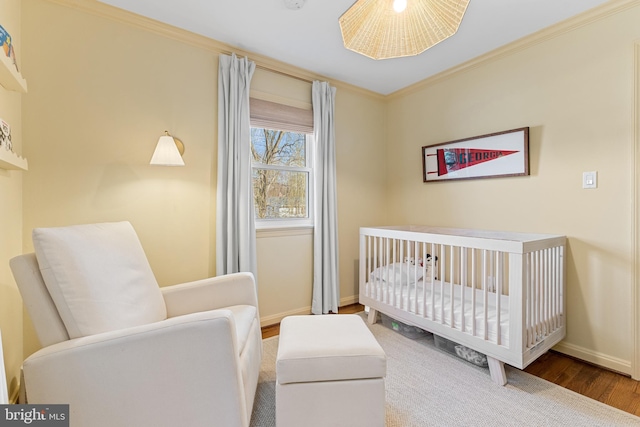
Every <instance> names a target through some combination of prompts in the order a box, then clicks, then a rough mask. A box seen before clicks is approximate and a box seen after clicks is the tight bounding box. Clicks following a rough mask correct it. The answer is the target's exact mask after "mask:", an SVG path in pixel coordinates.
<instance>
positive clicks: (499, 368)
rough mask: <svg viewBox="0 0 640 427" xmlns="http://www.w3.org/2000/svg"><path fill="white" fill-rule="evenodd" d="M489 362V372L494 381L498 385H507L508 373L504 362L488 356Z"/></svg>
mask: <svg viewBox="0 0 640 427" xmlns="http://www.w3.org/2000/svg"><path fill="white" fill-rule="evenodd" d="M487 363H489V373H490V374H491V379H492V380H493V382H494V383H496V384H498V385H505V384H506V383H507V374H506V373H505V372H504V362H501V361H499V360H498V359H494V358H493V357H489V356H487Z"/></svg>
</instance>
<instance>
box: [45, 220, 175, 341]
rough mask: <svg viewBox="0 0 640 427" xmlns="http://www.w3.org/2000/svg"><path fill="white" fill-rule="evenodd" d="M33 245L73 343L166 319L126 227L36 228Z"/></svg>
mask: <svg viewBox="0 0 640 427" xmlns="http://www.w3.org/2000/svg"><path fill="white" fill-rule="evenodd" d="M33 244H34V248H35V252H36V257H37V259H38V264H39V265H40V271H41V273H42V277H43V278H44V282H45V284H46V286H47V289H48V291H49V293H50V294H51V298H52V299H53V302H54V304H55V305H56V308H57V309H58V312H59V314H60V317H61V318H62V321H63V323H64V325H65V327H66V328H67V331H68V333H69V336H70V337H71V338H77V337H82V336H87V335H93V334H97V333H101V332H107V331H113V330H116V329H122V328H127V327H132V326H139V325H144V324H148V323H152V322H157V321H160V320H164V319H166V318H167V311H166V307H165V303H164V299H163V297H162V293H161V291H160V288H159V287H158V283H157V282H156V279H155V277H154V275H153V272H152V271H151V267H150V266H149V262H148V261H147V258H146V256H145V253H144V250H143V249H142V245H141V244H140V241H139V240H138V237H137V235H136V233H135V230H134V229H133V226H132V225H131V224H130V223H128V222H114V223H102V224H88V225H75V226H70V227H56V228H36V229H35V230H33Z"/></svg>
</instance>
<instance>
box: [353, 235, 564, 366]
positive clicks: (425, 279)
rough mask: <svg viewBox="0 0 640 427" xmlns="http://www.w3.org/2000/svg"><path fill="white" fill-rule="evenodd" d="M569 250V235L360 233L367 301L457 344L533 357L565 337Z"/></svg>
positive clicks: (362, 296)
mask: <svg viewBox="0 0 640 427" xmlns="http://www.w3.org/2000/svg"><path fill="white" fill-rule="evenodd" d="M564 245H565V238H564V237H563V236H549V235H534V234H521V233H495V232H486V231H475V230H459V229H441V228H430V227H415V226H411V227H384V228H361V230H360V301H361V302H363V303H365V305H367V303H372V302H375V303H376V304H380V305H381V306H382V307H386V308H389V309H390V310H391V311H392V312H395V313H401V314H402V315H404V314H405V313H407V315H408V316H409V317H405V320H407V319H408V320H410V321H411V323H414V324H416V325H417V326H420V327H423V328H424V329H427V330H431V331H432V332H441V331H442V330H444V329H448V330H451V331H456V332H455V333H454V334H458V338H460V339H458V341H461V340H462V341H465V340H466V339H467V337H470V338H469V340H477V341H480V342H482V343H488V344H491V345H493V346H499V347H502V348H504V349H508V350H514V351H517V352H519V353H523V354H524V353H527V352H529V353H532V352H535V351H536V350H538V349H540V348H541V343H544V342H545V340H546V339H547V338H548V337H549V336H551V335H552V334H556V335H557V334H558V331H559V330H562V335H563V336H564V325H565V319H564V307H565V301H564ZM383 311H384V310H383ZM422 320H424V321H422ZM465 342H466V343H469V342H473V341H465ZM479 347H480V348H479V349H482V348H483V345H482V344H481V345H479ZM484 348H485V349H486V348H487V347H484ZM524 363H526V361H525V362H520V363H516V364H524Z"/></svg>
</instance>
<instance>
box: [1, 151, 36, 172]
mask: <svg viewBox="0 0 640 427" xmlns="http://www.w3.org/2000/svg"><path fill="white" fill-rule="evenodd" d="M0 169H10V170H25V171H26V170H29V163H28V162H27V159H25V158H24V157H20V156H18V155H17V154H16V153H14V152H13V151H8V150H5V148H4V147H0Z"/></svg>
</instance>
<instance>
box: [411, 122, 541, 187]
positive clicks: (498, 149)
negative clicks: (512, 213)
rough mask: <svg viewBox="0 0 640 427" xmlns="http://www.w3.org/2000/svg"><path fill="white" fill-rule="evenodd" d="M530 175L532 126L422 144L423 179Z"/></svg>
mask: <svg viewBox="0 0 640 427" xmlns="http://www.w3.org/2000/svg"><path fill="white" fill-rule="evenodd" d="M520 175H529V128H528V127H525V128H519V129H512V130H507V131H504V132H497V133H491V134H488V135H481V136H474V137H473V138H466V139H459V140H456V141H450V142H443V143H442V144H435V145H428V146H424V147H422V177H423V181H424V182H438V181H450V180H454V179H474V178H495V177H507V176H520Z"/></svg>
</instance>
